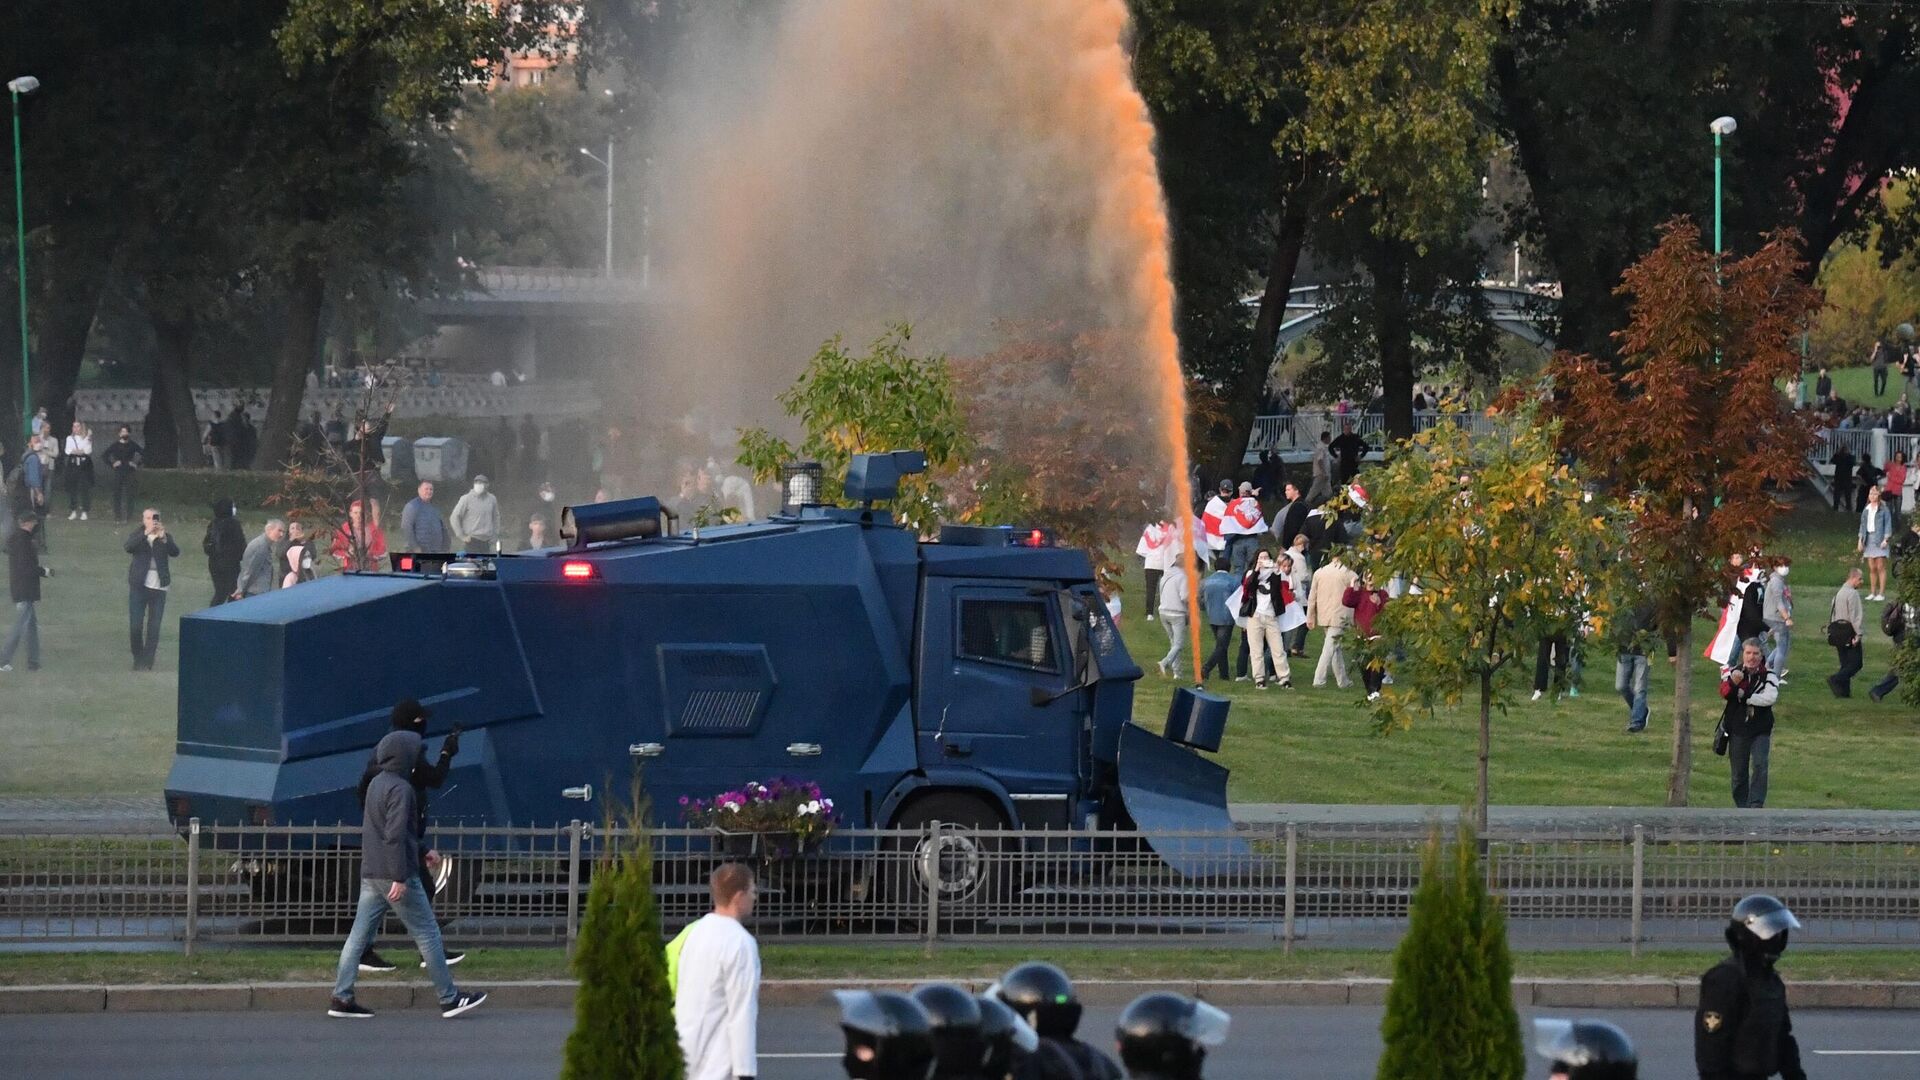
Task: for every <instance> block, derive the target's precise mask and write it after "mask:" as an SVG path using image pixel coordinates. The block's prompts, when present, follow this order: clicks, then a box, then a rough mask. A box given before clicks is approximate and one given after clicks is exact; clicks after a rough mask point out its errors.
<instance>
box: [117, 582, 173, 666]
mask: <svg viewBox="0 0 1920 1080" xmlns="http://www.w3.org/2000/svg"><path fill="white" fill-rule="evenodd" d="M166 613H167V591H166V590H165V589H149V588H147V587H146V586H144V585H135V586H133V587H132V588H131V589H128V590H127V640H128V643H129V644H130V645H132V647H133V663H134V666H135V667H138V668H140V669H142V670H145V671H151V670H153V654H154V653H155V652H157V651H158V650H159V648H160V620H161V618H162V617H163V616H165V615H166Z"/></svg>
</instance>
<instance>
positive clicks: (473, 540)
mask: <svg viewBox="0 0 1920 1080" xmlns="http://www.w3.org/2000/svg"><path fill="white" fill-rule="evenodd" d="M447 524H448V525H450V526H452V528H453V538H454V539H455V540H456V541H458V542H459V545H460V550H461V551H472V552H480V551H498V550H499V543H500V500H499V498H498V497H497V496H495V495H493V494H491V493H490V492H488V491H487V478H486V477H485V476H476V477H474V478H473V490H472V491H469V492H467V493H466V494H465V495H462V496H460V501H459V502H456V503H454V504H453V517H452V518H451V519H449V520H448V522H447Z"/></svg>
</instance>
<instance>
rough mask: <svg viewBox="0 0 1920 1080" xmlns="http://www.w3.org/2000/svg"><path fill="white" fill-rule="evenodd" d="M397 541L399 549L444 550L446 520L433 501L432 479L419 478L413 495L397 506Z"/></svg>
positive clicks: (430, 551)
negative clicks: (399, 507) (420, 479)
mask: <svg viewBox="0 0 1920 1080" xmlns="http://www.w3.org/2000/svg"><path fill="white" fill-rule="evenodd" d="M400 545H401V548H402V549H403V550H406V551H417V552H420V553H422V554H429V555H430V554H434V553H436V552H442V551H446V550H448V547H449V545H448V544H447V522H446V519H445V518H442V517H441V516H440V511H439V509H437V508H436V507H435V506H434V505H433V481H431V480H422V481H420V486H419V487H417V488H415V489H414V492H413V498H411V499H409V500H407V505H406V506H404V507H402V508H401V510H400Z"/></svg>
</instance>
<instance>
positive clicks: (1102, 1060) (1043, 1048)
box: [1013, 1035, 1125, 1080]
mask: <svg viewBox="0 0 1920 1080" xmlns="http://www.w3.org/2000/svg"><path fill="white" fill-rule="evenodd" d="M1013 1075H1014V1080H1125V1078H1124V1077H1123V1076H1122V1075H1121V1074H1120V1066H1118V1065H1115V1064H1114V1063H1113V1060H1112V1059H1111V1058H1109V1057H1107V1056H1106V1055H1105V1054H1102V1053H1101V1052H1100V1051H1098V1050H1095V1049H1094V1048H1093V1047H1091V1046H1088V1045H1087V1044H1086V1043H1083V1042H1081V1041H1080V1040H1078V1039H1075V1038H1073V1037H1071V1036H1067V1037H1063V1038H1057V1039H1056V1038H1049V1037H1047V1036H1044V1035H1043V1036H1041V1037H1040V1046H1039V1047H1038V1048H1037V1049H1035V1050H1034V1052H1033V1053H1031V1054H1028V1055H1027V1057H1026V1060H1024V1061H1022V1062H1020V1064H1019V1065H1018V1066H1017V1067H1016V1068H1015V1069H1014V1072H1013Z"/></svg>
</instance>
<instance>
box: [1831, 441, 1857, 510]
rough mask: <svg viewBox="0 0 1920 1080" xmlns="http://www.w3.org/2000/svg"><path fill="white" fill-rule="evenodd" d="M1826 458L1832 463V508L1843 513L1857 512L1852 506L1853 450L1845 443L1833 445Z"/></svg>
mask: <svg viewBox="0 0 1920 1080" xmlns="http://www.w3.org/2000/svg"><path fill="white" fill-rule="evenodd" d="M1828 460H1829V461H1830V462H1831V463H1832V465H1833V508H1834V509H1835V510H1838V511H1840V512H1841V513H1843V514H1846V513H1859V511H1857V510H1855V509H1854V508H1853V466H1854V460H1853V451H1851V450H1848V449H1847V448H1846V446H1845V445H1841V446H1838V447H1835V448H1834V451H1833V455H1832V456H1831V457H1830V458H1829V459H1828Z"/></svg>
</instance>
